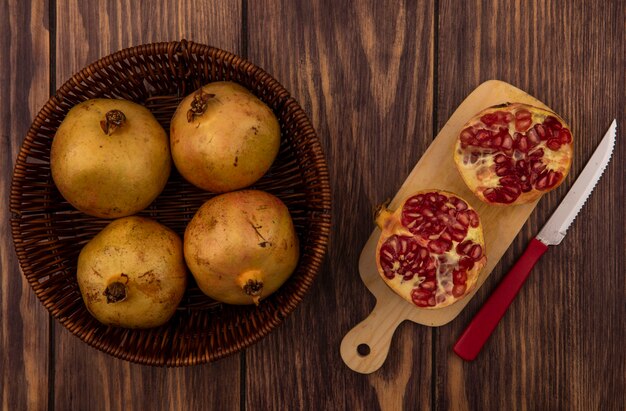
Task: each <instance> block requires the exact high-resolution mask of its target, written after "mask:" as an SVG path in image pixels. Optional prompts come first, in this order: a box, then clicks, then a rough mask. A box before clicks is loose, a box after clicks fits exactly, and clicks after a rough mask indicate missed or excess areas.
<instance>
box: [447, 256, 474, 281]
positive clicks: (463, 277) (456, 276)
mask: <svg viewBox="0 0 626 411" xmlns="http://www.w3.org/2000/svg"><path fill="white" fill-rule="evenodd" d="M469 261H471V262H472V264H474V262H473V261H472V260H469ZM466 281H467V271H465V270H454V271H453V272H452V282H453V283H454V284H465V282H466Z"/></svg>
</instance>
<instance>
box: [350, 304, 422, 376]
mask: <svg viewBox="0 0 626 411" xmlns="http://www.w3.org/2000/svg"><path fill="white" fill-rule="evenodd" d="M398 300H399V299H381V300H378V301H377V303H376V306H375V307H374V309H373V310H372V312H371V313H370V315H369V316H367V318H366V319H365V320H363V321H361V322H360V323H359V324H357V325H356V326H355V327H354V328H353V329H352V330H350V331H349V332H348V333H347V334H346V336H345V337H343V341H341V347H340V352H341V358H343V361H344V362H345V363H346V365H347V366H348V367H350V369H352V370H353V371H356V372H359V373H361V374H370V373H372V372H374V371H376V370H377V369H379V368H380V367H381V366H382V365H383V363H384V362H385V359H386V358H387V354H388V353H389V346H390V345H391V338H392V337H393V333H394V332H395V331H396V328H398V325H400V323H401V322H402V321H404V320H406V318H407V310H412V309H414V308H413V307H411V306H410V305H409V304H407V303H405V302H404V300H400V301H398Z"/></svg>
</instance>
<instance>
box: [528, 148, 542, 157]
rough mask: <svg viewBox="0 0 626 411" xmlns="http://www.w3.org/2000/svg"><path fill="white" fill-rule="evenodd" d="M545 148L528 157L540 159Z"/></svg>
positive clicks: (529, 154) (531, 153)
mask: <svg viewBox="0 0 626 411" xmlns="http://www.w3.org/2000/svg"><path fill="white" fill-rule="evenodd" d="M543 154H544V153H543V148H540V149H537V150H535V151H533V152H530V153H528V157H533V158H539V157H543Z"/></svg>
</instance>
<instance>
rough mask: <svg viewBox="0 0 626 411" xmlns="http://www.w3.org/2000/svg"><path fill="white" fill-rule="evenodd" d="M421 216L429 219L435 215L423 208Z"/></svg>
mask: <svg viewBox="0 0 626 411" xmlns="http://www.w3.org/2000/svg"><path fill="white" fill-rule="evenodd" d="M422 215H423V216H424V217H428V218H431V217H434V216H435V213H433V211H432V210H430V209H428V208H425V209H424V210H423V211H422Z"/></svg>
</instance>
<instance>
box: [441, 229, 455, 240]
mask: <svg viewBox="0 0 626 411" xmlns="http://www.w3.org/2000/svg"><path fill="white" fill-rule="evenodd" d="M439 238H441V239H442V240H445V241H452V236H451V235H450V233H449V232H447V231H444V232H443V233H442V234H441V237H439Z"/></svg>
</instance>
